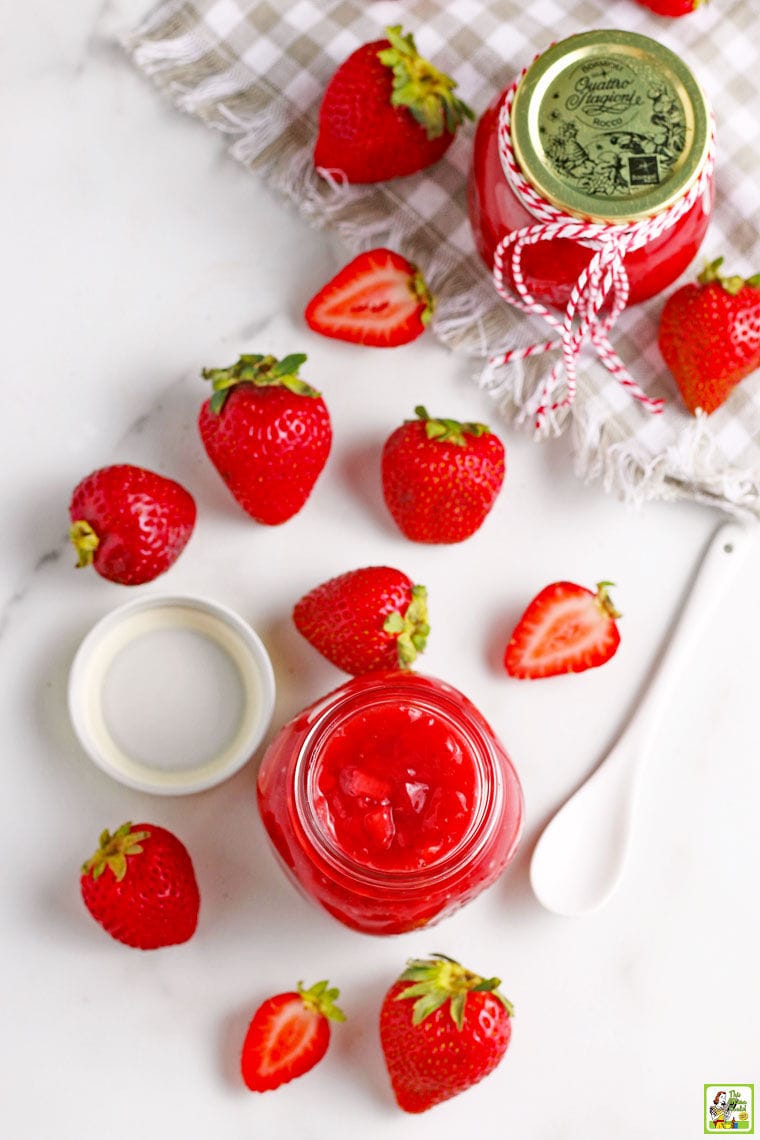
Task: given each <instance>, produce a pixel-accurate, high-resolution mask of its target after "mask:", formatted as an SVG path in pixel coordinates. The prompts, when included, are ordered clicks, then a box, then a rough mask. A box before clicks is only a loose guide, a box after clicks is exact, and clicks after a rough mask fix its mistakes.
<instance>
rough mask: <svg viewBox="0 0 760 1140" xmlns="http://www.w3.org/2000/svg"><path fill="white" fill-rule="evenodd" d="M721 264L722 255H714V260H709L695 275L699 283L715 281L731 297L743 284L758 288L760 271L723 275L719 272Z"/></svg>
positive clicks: (704, 283)
mask: <svg viewBox="0 0 760 1140" xmlns="http://www.w3.org/2000/svg"><path fill="white" fill-rule="evenodd" d="M722 264H723V258H722V257H716V258H715V260H714V261H711V262H709V264H707V265H706V266H705V267H704V269H703V270H702V272H701V273H700V274H699V276H698V277H697V281H698V282H699V284H700V285H711V284H712V283H713V282H715V283H716V284H718V285H720V286H721V288H723V289H725V291H726V292H727V293H730V295H731V296H732V297H735V296H736V294H737V293H739V292H740V291H741V290H742V289H743V288H744V286H745V285H749V286H750V287H751V288H753V289H757V288H760V273H754V274H753V275H752V276H751V277H740V276H739V275H738V274H734V275H732V276H730V277H724V276H723V275H722V274H721V272H720V267H721V265H722Z"/></svg>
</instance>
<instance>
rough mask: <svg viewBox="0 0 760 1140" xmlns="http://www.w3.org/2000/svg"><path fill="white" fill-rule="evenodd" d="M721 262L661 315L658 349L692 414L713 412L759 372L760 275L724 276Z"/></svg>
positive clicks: (680, 293)
mask: <svg viewBox="0 0 760 1140" xmlns="http://www.w3.org/2000/svg"><path fill="white" fill-rule="evenodd" d="M722 264H723V258H718V259H717V261H713V262H712V263H711V264H710V265H708V266H707V268H706V269H705V270H704V271H703V272H702V273H701V274H700V276H699V277H698V278H697V282H696V283H692V284H689V285H683V286H681V288H680V289H676V291H675V293H673V294H671V296H670V297H668V299H667V301H666V302H665V306H664V308H663V310H662V314H661V316H660V330H659V345H660V351H661V353H662V355H663V358H664V360H665V363H666V364H667V366H668V368H669V369H670V371H671V372H672V373H673V376H674V378H675V381H676V383H677V384H678V387H679V389H680V391H681V396H682V397H683V402H684V403H685V404H686V407H687V408H688V409H689V411H690V412H693V413H694V412H696V411H697V410H699V409H701V410H702V411H703V412H705V413H708V414H709V413H710V412H714V411H715V409H716V408H718V407H720V405H721V404H722V403H724V401H725V400H727V399H728V397H729V396H730V395H731V392H732V391H733V389H734V388H735V387H736V385H737V384H738V383H739V381H740V380H743V379H744V377H745V376H749V374H750V373H751V372H754V371H755V369H757V368H760V274H757V275H756V276H754V277H750V278H748V279H747V280H746V281H745V280H744V278H742V277H722V276H721V275H720V272H719V270H720V267H721V265H722Z"/></svg>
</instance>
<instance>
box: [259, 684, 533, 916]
mask: <svg viewBox="0 0 760 1140" xmlns="http://www.w3.org/2000/svg"><path fill="white" fill-rule="evenodd" d="M258 799H259V809H260V812H261V817H262V820H263V822H264V826H265V827H266V830H267V832H268V833H269V836H270V838H271V840H272V842H273V844H274V847H275V849H276V851H277V853H278V855H279V856H280V859H281V860H282V862H283V864H284V866H285V868H286V869H287V871H288V873H289V874H290V875H291V877H292V878H293V879H294V880H295V881H296V883H297V884H298V886H300V888H301V889H302V890H303V891H304V892H305V893H306V894H307V895H308V896H309V897H310V898H311V899H313V900H314V901H315V902H317V903H319V904H320V905H321V906H323V907H324V908H325V909H326V910H328V911H329V912H330V913H331V914H333V915H334V916H335V917H336V918H338V919H339V920H340V921H341V922H344V923H345V924H346V925H348V926H351V927H353V928H354V929H356V930H361V931H363V932H366V933H373V934H398V933H401V932H403V931H407V930H413V929H415V928H416V927H419V926H424V925H426V924H429V923H431V922H434V921H438V920H439V919H440V918H442V917H443V916H444V915H446V914H449V913H451V912H452V911H454V910H456V909H457V908H458V907H460V906H462V905H463V904H464V903H465V902H467V901H469V900H470V899H471V898H474V897H475V895H477V894H479V893H480V891H482V890H483V889H484V888H485V887H487V886H489V885H490V884H491V883H492V882H493V881H494V880H495V879H496V878H497V877H498V875H499V874H500V873H501V871H502V870H503V869H504V867H505V866H506V865H507V863H508V862H509V860H510V859H511V857H512V855H513V854H514V850H515V847H516V845H517V841H518V838H519V833H520V829H521V824H522V793H521V790H520V785H519V782H518V780H517V776H516V774H515V772H514V769H513V768H512V765H511V763H510V762H509V760H508V758H507V756H506V753H505V752H504V749H503V748H502V746H501V744H500V743H499V742H498V740H497V739H496V737H495V736H494V734H493V731H492V730H491V728H490V727H489V726H488V724H487V722H486V721H485V720H484V719H483V717H482V715H481V714H480V713H479V712H478V710H477V709H476V708H475V707H474V705H472V704H471V702H470V701H468V700H467V698H466V697H464V696H463V695H462V694H461V693H459V692H457V690H455V689H453V688H452V687H451V686H449V685H446V684H445V683H443V682H441V681H438V680H436V679H434V678H431V677H424V676H421V675H419V674H416V673H411V672H404V673H375V674H369V675H368V676H365V677H357V678H354V679H353V680H351V681H349V682H347V683H346V684H345V685H343V686H341V688H339V689H337V690H336V691H335V692H334V693H331V694H330V695H329V696H328V697H326V698H324V699H323V700H322V701H319V702H317V703H316V704H315V705H312V706H311V707H310V708H308V709H306V710H304V712H303V713H301V714H300V715H299V716H298V717H296V718H295V720H293V721H292V722H291V723H290V724H288V725H286V726H285V727H284V728H283V729H282V730H281V731H280V733H279V734H278V735H277V737H276V738H275V740H274V741H273V742H272V744H271V746H270V748H269V749H268V751H267V753H266V755H265V757H264V759H263V761H262V765H261V769H260V772H259V781H258Z"/></svg>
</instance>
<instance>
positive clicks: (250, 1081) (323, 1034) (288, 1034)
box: [240, 982, 345, 1092]
mask: <svg viewBox="0 0 760 1140" xmlns="http://www.w3.org/2000/svg"><path fill="white" fill-rule="evenodd" d="M337 997H338V990H337V989H334V988H330V986H329V983H328V982H316V983H315V985H313V986H311V988H310V989H308V990H305V989H304V988H303V987H302V985H301V983H300V982H299V984H298V989H297V990H294V991H292V992H288V993H283V994H276V995H275V996H274V997H270V998H267V1000H266V1001H265V1002H263V1003H262V1004H261V1005H260V1006H259V1008H258V1009H257V1010H256V1012H255V1014H254V1015H253V1020H252V1021H251V1024H250V1025H249V1026H248V1032H247V1033H246V1036H245V1041H244V1042H243V1050H242V1054H241V1058H240V1067H241V1071H242V1074H243V1080H244V1081H245V1084H246V1085H247V1086H248V1088H249V1089H251V1091H252V1092H267V1091H269V1090H271V1089H276V1088H279V1086H280V1085H284V1084H286V1082H287V1081H292V1080H293V1078H294V1077H300V1076H303V1074H304V1073H308V1071H309V1069H313V1068H314V1066H315V1065H316V1064H317V1062H318V1061H321V1060H322V1058H323V1057H324V1055H325V1053H326V1052H327V1046H328V1045H329V1044H330V1022H331V1021H345V1016H344V1014H343V1012H342V1010H340V1009H339V1008H338V1006H336V1005H335V999H336V998H337Z"/></svg>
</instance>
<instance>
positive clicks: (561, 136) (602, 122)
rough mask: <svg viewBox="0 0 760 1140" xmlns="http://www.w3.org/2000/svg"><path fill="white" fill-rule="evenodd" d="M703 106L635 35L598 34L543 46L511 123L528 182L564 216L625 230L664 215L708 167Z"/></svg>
mask: <svg viewBox="0 0 760 1140" xmlns="http://www.w3.org/2000/svg"><path fill="white" fill-rule="evenodd" d="M711 129H712V127H711V117H710V111H709V106H708V103H707V99H706V97H705V95H704V92H703V91H702V88H701V87H700V85H699V84H698V82H697V80H696V78H695V77H694V75H693V73H692V72H691V70H690V69H689V67H688V66H687V64H686V63H685V62H684V61H683V60H682V59H681V58H680V56H678V55H676V54H675V53H674V52H673V51H671V50H670V49H669V48H667V47H665V45H663V44H661V43H659V42H658V41H656V40H653V39H651V38H650V37H649V36H645V35H641V34H640V33H638V32H628V31H621V30H616V29H597V30H594V31H590V32H581V33H578V34H577V35H573V36H569V37H568V38H567V39H564V40H562V41H560V42H558V43H555V44H553V45H552V46H551V47H549V48H548V49H547V50H546V51H545V52H544V53H543V54H542V55H540V56H538V58H537V59H536V60H535V61H534V62H533V64H532V65H531V66H530V67H529V68H528V69H527V71H526V72H525V74H524V76H523V77H522V79H521V80H520V82H519V83H518V85H517V88H516V91H515V95H514V100H513V104H512V110H511V117H510V134H511V142H512V147H513V150H514V155H515V160H516V162H517V165H518V166H519V168H520V170H521V172H522V174H523V175H524V177H525V179H526V181H527V182H528V183H529V184H530V185H531V186H532V187H533V188H534V190H536V191H537V192H538V193H539V194H540V195H541V196H542V197H543V198H544V199H545V200H546V201H547V202H549V203H550V204H551V205H553V206H555V207H557V208H559V209H561V210H562V211H563V212H566V213H568V214H571V215H573V216H576V217H579V218H583V219H586V220H588V221H592V222H601V223H605V222H609V223H625V222H632V221H637V220H640V219H643V218H647V217H651V216H653V215H655V214H659V213H660V212H662V211H664V210H666V209H667V208H668V207H669V206H671V205H673V204H674V203H675V202H677V201H678V200H679V199H680V198H682V197H683V196H684V195H685V194H686V193H687V192H688V191H689V189H690V188H691V187H692V185H693V184H694V182H695V180H696V179H697V178H698V177H699V175H700V173H701V171H702V170H703V168H704V166H705V163H706V161H707V158H708V154H709V149H710V135H711Z"/></svg>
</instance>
